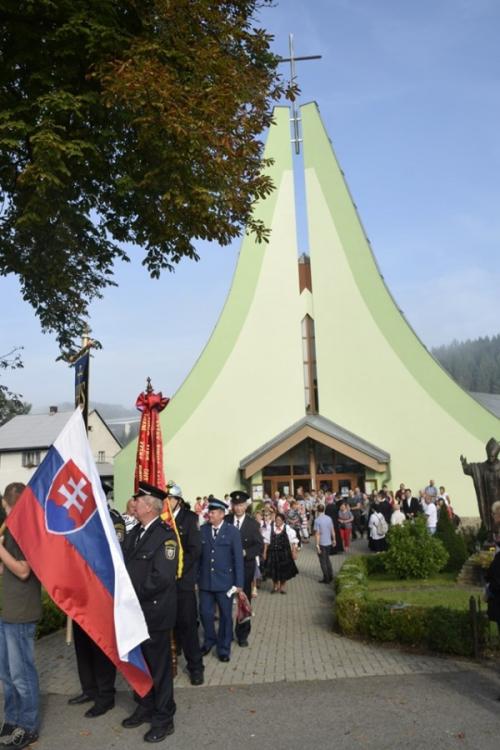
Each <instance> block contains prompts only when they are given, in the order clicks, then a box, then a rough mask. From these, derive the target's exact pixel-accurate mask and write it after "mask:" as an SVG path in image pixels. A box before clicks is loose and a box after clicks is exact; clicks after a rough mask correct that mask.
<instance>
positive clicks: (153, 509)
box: [122, 482, 179, 742]
mask: <svg viewBox="0 0 500 750" xmlns="http://www.w3.org/2000/svg"><path fill="white" fill-rule="evenodd" d="M166 496H167V493H166V492H164V491H163V490H161V489H159V488H158V487H154V486H153V485H150V484H147V483H146V482H140V483H139V491H138V492H137V494H136V496H135V504H134V511H135V515H136V517H137V520H138V523H137V524H136V526H134V528H133V529H132V531H131V532H129V534H128V535H127V537H126V539H125V544H124V558H125V564H126V566H127V570H128V572H129V575H130V578H131V581H132V584H133V586H134V589H135V591H136V594H137V598H138V599H139V602H140V605H141V607H142V611H143V612H144V617H145V618H146V624H147V626H148V631H149V640H147V641H144V643H142V644H141V649H142V653H143V654H144V658H145V660H146V663H147V665H148V667H149V671H150V672H151V677H152V678H153V687H152V689H151V690H150V691H149V693H148V694H147V695H145V696H144V698H141V697H140V696H139V695H137V694H135V696H134V697H135V701H136V702H137V703H138V706H137V708H136V709H135V711H134V713H133V714H132V715H131V716H128V717H127V718H126V719H124V720H123V721H122V726H123V727H125V728H127V729H130V728H133V727H138V726H140V725H141V724H145V723H150V724H151V728H150V729H149V731H148V732H146V734H145V735H144V740H145V741H146V742H161V740H163V739H164V738H165V737H166V736H167V735H169V734H173V731H174V713H175V702H174V686H173V675H172V652H171V630H172V628H173V627H174V626H175V618H176V614H177V591H176V575H177V560H178V553H179V550H178V544H177V537H176V535H175V533H174V532H173V531H172V529H171V528H170V527H169V526H168V525H167V524H166V523H164V522H163V521H162V520H161V518H160V514H161V512H162V509H163V501H164V499H165V498H166Z"/></svg>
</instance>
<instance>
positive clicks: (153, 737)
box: [144, 721, 174, 742]
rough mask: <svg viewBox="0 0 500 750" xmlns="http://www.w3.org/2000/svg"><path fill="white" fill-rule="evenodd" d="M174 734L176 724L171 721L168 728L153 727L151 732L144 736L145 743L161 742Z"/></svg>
mask: <svg viewBox="0 0 500 750" xmlns="http://www.w3.org/2000/svg"><path fill="white" fill-rule="evenodd" d="M173 733H174V722H173V721H171V722H170V724H167V726H166V727H151V729H150V730H149V732H146V734H145V735H144V742H161V741H162V740H164V739H165V737H168V735H169V734H173Z"/></svg>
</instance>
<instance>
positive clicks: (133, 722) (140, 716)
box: [122, 708, 151, 729]
mask: <svg viewBox="0 0 500 750" xmlns="http://www.w3.org/2000/svg"><path fill="white" fill-rule="evenodd" d="M150 721H151V716H148V714H145V713H144V711H142V710H141V709H140V708H136V709H135V711H134V713H133V714H131V715H130V716H127V718H126V719H123V721H122V727H125V729H134V727H140V726H141V724H149V722H150Z"/></svg>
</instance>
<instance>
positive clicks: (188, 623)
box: [175, 589, 203, 675]
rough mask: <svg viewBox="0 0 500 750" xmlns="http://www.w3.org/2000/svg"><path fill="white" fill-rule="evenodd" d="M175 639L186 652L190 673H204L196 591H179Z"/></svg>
mask: <svg viewBox="0 0 500 750" xmlns="http://www.w3.org/2000/svg"><path fill="white" fill-rule="evenodd" d="M175 638H176V641H177V646H178V647H180V648H181V649H182V651H183V652H184V656H185V657H186V662H187V668H188V670H189V673H190V674H192V675H193V674H199V673H200V672H203V658H202V656H201V650H200V641H199V637H198V605H197V603H196V594H195V593H194V591H182V590H180V589H177V621H176V623H175Z"/></svg>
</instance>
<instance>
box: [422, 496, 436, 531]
mask: <svg viewBox="0 0 500 750" xmlns="http://www.w3.org/2000/svg"><path fill="white" fill-rule="evenodd" d="M424 513H425V516H426V518H427V530H428V532H429V534H435V533H436V526H437V508H436V506H435V504H434V501H433V500H432V499H431V498H430V497H426V498H425V503H424Z"/></svg>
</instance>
